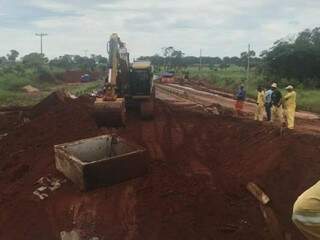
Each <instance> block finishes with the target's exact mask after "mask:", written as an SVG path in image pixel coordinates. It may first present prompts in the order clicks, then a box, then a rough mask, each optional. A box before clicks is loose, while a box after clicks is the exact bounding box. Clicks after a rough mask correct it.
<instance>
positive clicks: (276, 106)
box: [271, 83, 284, 126]
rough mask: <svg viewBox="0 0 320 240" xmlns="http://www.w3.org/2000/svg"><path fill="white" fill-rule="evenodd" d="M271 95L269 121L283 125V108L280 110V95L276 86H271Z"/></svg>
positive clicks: (274, 84)
mask: <svg viewBox="0 0 320 240" xmlns="http://www.w3.org/2000/svg"><path fill="white" fill-rule="evenodd" d="M271 89H272V95H271V104H272V108H271V121H272V122H274V123H276V124H279V125H280V126H282V125H283V123H284V121H283V108H282V94H281V92H280V91H279V89H278V85H277V84H276V83H273V84H272V85H271Z"/></svg>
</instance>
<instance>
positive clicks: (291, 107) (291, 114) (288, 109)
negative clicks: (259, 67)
mask: <svg viewBox="0 0 320 240" xmlns="http://www.w3.org/2000/svg"><path fill="white" fill-rule="evenodd" d="M286 90H287V92H288V93H287V94H286V95H285V96H284V99H283V100H284V101H283V105H284V116H285V119H286V123H287V127H288V129H294V118H295V113H296V96H297V94H296V92H295V91H294V90H293V86H291V85H289V86H288V87H286Z"/></svg>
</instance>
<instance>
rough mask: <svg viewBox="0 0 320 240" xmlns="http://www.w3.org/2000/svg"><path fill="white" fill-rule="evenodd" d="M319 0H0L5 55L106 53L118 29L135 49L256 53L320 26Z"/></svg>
mask: <svg viewBox="0 0 320 240" xmlns="http://www.w3.org/2000/svg"><path fill="white" fill-rule="evenodd" d="M319 16H320V1H319V0H282V1H281V0H103V1H102V0H68V1H67V0H0V56H4V55H6V54H7V53H8V52H9V51H10V50H11V49H16V50H17V51H19V52H20V54H21V55H25V54H28V53H30V52H39V51H40V39H39V37H37V36H35V33H40V32H44V33H47V34H48V36H47V37H45V38H44V53H45V54H46V55H47V56H48V57H49V58H53V57H57V56H61V55H64V54H79V55H82V56H84V55H86V54H87V55H90V54H101V55H103V56H107V51H106V43H107V41H108V39H109V37H110V35H111V34H112V33H114V32H115V33H118V35H119V36H120V37H121V40H122V41H124V42H126V43H127V47H128V50H129V52H130V54H131V56H132V57H139V56H146V55H153V54H156V53H158V54H161V49H162V48H163V47H167V46H173V47H175V48H177V49H179V50H182V51H183V52H184V53H185V54H186V55H194V56H198V55H199V52H200V49H202V53H203V55H205V56H220V57H223V56H239V55H240V53H241V52H243V51H245V50H246V49H247V46H248V44H249V43H250V44H251V46H252V48H253V50H255V51H256V52H257V53H259V52H261V51H262V50H265V49H268V48H270V47H272V44H273V43H274V42H275V41H276V40H278V39H281V38H284V37H286V36H294V34H297V33H298V32H300V31H302V30H304V29H305V28H314V27H317V26H320V22H319Z"/></svg>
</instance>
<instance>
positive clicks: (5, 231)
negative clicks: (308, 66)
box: [0, 101, 320, 240]
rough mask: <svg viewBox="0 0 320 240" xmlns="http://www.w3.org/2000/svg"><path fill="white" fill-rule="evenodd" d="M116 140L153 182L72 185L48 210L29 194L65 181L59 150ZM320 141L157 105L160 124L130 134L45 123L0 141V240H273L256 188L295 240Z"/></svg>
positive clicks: (132, 124) (73, 120) (68, 122)
mask: <svg viewBox="0 0 320 240" xmlns="http://www.w3.org/2000/svg"><path fill="white" fill-rule="evenodd" d="M111 132H112V133H117V134H119V135H120V136H121V137H122V138H125V139H127V141H129V142H132V143H135V144H139V145H141V146H143V147H145V148H146V149H147V152H148V158H147V159H148V164H149V173H148V174H147V175H146V176H145V177H142V178H137V179H135V180H132V181H127V182H123V183H121V184H118V185H114V186H112V187H108V188H100V189H97V190H94V191H90V192H86V193H85V192H80V191H78V190H77V187H76V186H74V185H73V184H72V183H70V182H67V183H65V184H63V185H62V187H61V188H60V189H58V190H57V191H54V192H52V193H50V195H49V197H48V198H47V199H45V200H43V201H41V200H39V198H37V197H36V196H34V195H33V194H32V192H33V191H34V189H35V188H36V186H35V183H36V181H37V180H38V179H39V178H40V177H43V176H56V177H62V176H61V175H60V174H58V173H57V172H56V170H55V167H54V154H53V145H54V144H59V143H64V142H69V141H74V140H78V139H81V138H85V137H91V136H96V135H100V134H101V135H102V134H106V133H111ZM319 143H320V139H319V138H318V137H315V136H309V135H301V134H295V133H289V134H286V135H285V136H282V137H281V136H280V134H279V131H278V130H277V129H274V128H273V127H271V126H267V125H262V124H259V123H255V122H253V121H249V120H243V119H242V120H240V119H236V118H233V117H225V116H209V115H206V114H204V113H199V112H194V111H192V112H191V111H190V110H186V109H183V108H182V107H176V106H173V105H168V104H166V103H163V102H161V101H158V102H157V103H156V114H155V119H154V121H141V120H140V118H139V116H138V115H136V114H134V113H131V114H129V118H128V122H127V126H126V128H122V129H100V130H98V129H97V128H96V126H95V123H94V122H93V121H92V119H91V117H90V114H89V113H88V111H87V110H86V108H84V107H83V106H82V105H79V104H72V103H70V104H67V105H64V106H60V107H56V108H54V109H53V110H51V111H50V112H47V113H44V114H42V115H41V116H38V117H37V118H36V119H34V120H33V121H31V122H30V123H29V124H26V125H24V126H23V127H20V128H18V129H16V130H15V131H14V132H13V133H12V134H11V135H9V136H7V138H6V140H5V141H4V140H2V141H0V156H1V161H0V176H1V177H0V187H1V195H0V203H1V204H0V226H1V227H0V239H13V240H20V239H21V240H22V239H23V240H29V239H30V240H33V239H48V240H50V239H60V232H62V231H66V232H70V231H71V230H76V231H77V232H79V234H80V235H81V236H82V238H83V239H90V238H92V237H98V238H99V239H151V240H152V239H218V240H220V239H221V240H228V239H230V240H231V239H232V240H233V239H240V240H248V239H271V237H270V235H269V233H268V231H267V228H266V225H265V223H264V220H263V217H262V214H261V212H260V209H259V205H258V203H257V201H256V200H255V199H254V198H253V197H252V196H251V195H250V194H249V193H248V192H247V191H246V188H245V186H246V184H247V183H248V181H254V182H256V183H257V184H258V185H259V186H260V187H262V188H263V189H264V190H265V192H266V193H267V194H268V195H269V196H270V198H271V200H272V207H273V209H274V211H275V212H276V214H277V215H278V216H279V219H280V222H281V223H282V225H283V227H284V229H285V230H286V231H289V232H291V234H292V235H293V239H303V238H302V236H301V235H300V234H299V233H298V232H297V231H296V230H295V228H294V226H293V225H292V224H291V220H290V219H291V209H292V205H293V203H294V201H295V199H296V198H297V196H298V195H299V194H300V193H301V192H303V191H304V190H305V189H306V188H307V187H309V186H310V185H312V184H313V183H315V182H316V181H318V176H319V171H320V166H319V164H318V156H319V154H320V148H319Z"/></svg>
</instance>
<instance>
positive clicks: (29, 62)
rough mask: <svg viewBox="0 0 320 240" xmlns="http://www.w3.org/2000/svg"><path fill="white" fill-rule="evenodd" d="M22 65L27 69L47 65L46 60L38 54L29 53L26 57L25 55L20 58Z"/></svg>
mask: <svg viewBox="0 0 320 240" xmlns="http://www.w3.org/2000/svg"><path fill="white" fill-rule="evenodd" d="M22 62H23V64H25V65H26V66H28V67H37V68H38V67H41V66H42V65H44V64H46V63H48V59H47V58H46V57H45V56H44V55H43V54H40V53H30V54H28V55H25V56H24V57H23V58H22Z"/></svg>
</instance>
